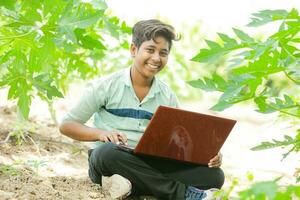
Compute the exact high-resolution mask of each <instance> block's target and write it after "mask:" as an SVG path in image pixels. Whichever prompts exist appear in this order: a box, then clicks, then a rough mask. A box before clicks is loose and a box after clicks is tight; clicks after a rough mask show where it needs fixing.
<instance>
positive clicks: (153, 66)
mask: <svg viewBox="0 0 300 200" xmlns="http://www.w3.org/2000/svg"><path fill="white" fill-rule="evenodd" d="M147 66H148V67H149V68H151V69H159V68H160V65H152V64H150V63H147Z"/></svg>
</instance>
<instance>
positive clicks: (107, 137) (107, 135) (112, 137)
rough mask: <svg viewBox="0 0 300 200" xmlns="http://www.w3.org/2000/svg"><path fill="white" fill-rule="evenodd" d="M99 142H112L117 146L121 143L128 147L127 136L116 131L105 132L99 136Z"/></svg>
mask: <svg viewBox="0 0 300 200" xmlns="http://www.w3.org/2000/svg"><path fill="white" fill-rule="evenodd" d="M99 140H100V141H102V142H112V143H116V144H120V142H121V143H123V144H124V145H128V143H127V137H126V135H125V134H124V133H121V132H119V131H115V130H113V131H103V132H102V133H101V134H100V136H99Z"/></svg>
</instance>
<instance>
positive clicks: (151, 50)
mask: <svg viewBox="0 0 300 200" xmlns="http://www.w3.org/2000/svg"><path fill="white" fill-rule="evenodd" d="M146 50H147V52H149V53H154V49H146Z"/></svg>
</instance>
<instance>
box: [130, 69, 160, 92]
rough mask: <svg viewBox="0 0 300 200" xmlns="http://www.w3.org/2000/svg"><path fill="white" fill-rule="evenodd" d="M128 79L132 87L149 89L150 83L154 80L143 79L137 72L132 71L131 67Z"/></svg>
mask: <svg viewBox="0 0 300 200" xmlns="http://www.w3.org/2000/svg"><path fill="white" fill-rule="evenodd" d="M130 77H131V82H132V85H135V86H140V87H151V85H152V81H153V79H154V77H152V78H145V77H144V76H142V75H141V74H140V73H139V72H138V71H137V70H134V69H133V67H131V68H130Z"/></svg>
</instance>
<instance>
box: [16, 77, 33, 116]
mask: <svg viewBox="0 0 300 200" xmlns="http://www.w3.org/2000/svg"><path fill="white" fill-rule="evenodd" d="M27 92H28V87H27V84H26V82H25V81H22V82H21V84H20V85H19V88H18V97H19V100H18V107H19V108H20V111H21V114H22V116H23V117H24V119H28V115H29V109H30V104H31V97H30V95H28V93H27Z"/></svg>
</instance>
